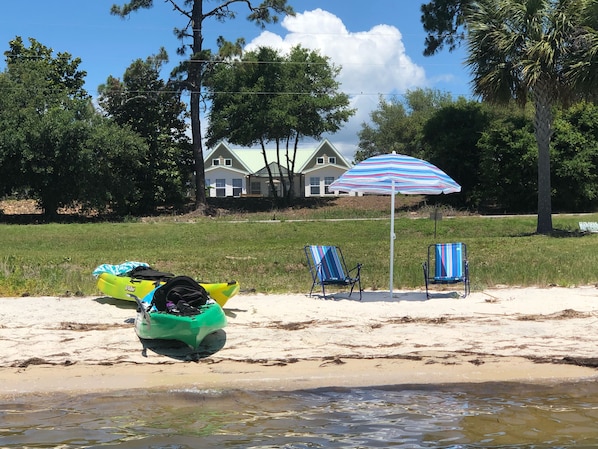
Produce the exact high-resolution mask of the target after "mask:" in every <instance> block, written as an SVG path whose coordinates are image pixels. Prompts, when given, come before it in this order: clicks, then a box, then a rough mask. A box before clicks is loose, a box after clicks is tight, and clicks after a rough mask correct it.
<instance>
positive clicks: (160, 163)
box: [98, 49, 193, 213]
mask: <svg viewBox="0 0 598 449" xmlns="http://www.w3.org/2000/svg"><path fill="white" fill-rule="evenodd" d="M167 61H168V55H167V54H166V51H165V50H164V49H161V51H160V53H159V54H157V55H155V56H151V57H148V58H146V60H145V61H144V60H141V59H137V60H135V61H133V63H132V64H131V65H130V66H129V67H128V68H127V69H126V70H125V73H124V75H123V81H120V80H119V79H117V78H114V77H112V76H110V77H109V78H108V80H107V81H106V84H103V85H101V86H100V87H99V92H100V96H99V98H98V103H99V105H100V106H101V108H102V109H103V110H104V111H105V112H106V114H107V115H108V117H110V118H112V119H113V120H114V121H115V122H116V123H118V124H119V125H121V126H127V127H130V128H131V129H132V130H133V131H135V132H136V133H138V134H139V135H140V136H142V137H143V138H144V139H145V141H146V142H147V146H148V152H147V154H145V153H144V154H145V158H144V159H143V160H142V161H143V168H142V171H141V172H140V173H138V176H139V187H140V188H141V190H142V198H141V200H140V203H139V209H140V212H142V213H152V212H154V211H155V210H156V208H157V207H158V206H160V205H175V206H177V205H178V206H180V205H182V203H183V196H184V193H185V188H186V183H187V181H188V180H190V179H191V170H192V159H193V155H192V153H191V147H190V145H189V139H188V137H187V136H186V134H185V130H186V128H187V127H186V123H185V113H186V106H185V104H184V103H183V102H181V101H180V92H178V91H177V90H176V86H173V83H170V82H165V81H164V80H162V79H160V69H161V67H162V65H163V64H164V63H165V62H167Z"/></svg>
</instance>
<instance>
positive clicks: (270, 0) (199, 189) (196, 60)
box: [111, 0, 294, 209]
mask: <svg viewBox="0 0 598 449" xmlns="http://www.w3.org/2000/svg"><path fill="white" fill-rule="evenodd" d="M167 1H168V2H169V3H171V4H172V6H173V9H174V11H176V12H177V13H179V14H181V15H182V16H183V20H184V22H185V26H184V27H183V28H175V30H174V31H175V34H176V36H177V37H178V39H180V41H181V46H180V48H179V51H178V52H179V54H180V55H184V54H185V53H186V52H187V51H190V53H191V56H190V58H189V59H188V60H187V61H183V62H182V63H181V64H180V66H179V67H178V68H177V69H175V71H174V73H175V74H176V75H177V76H178V78H179V80H180V88H181V89H183V90H186V91H188V92H190V95H191V99H190V110H191V111H190V112H191V139H192V143H191V146H192V151H193V159H194V172H195V206H196V208H197V209H201V208H205V205H206V191H205V187H206V186H205V173H204V157H203V146H202V131H201V114H200V106H201V104H200V103H201V101H202V91H203V87H204V77H205V75H206V72H207V71H208V70H209V69H210V68H211V62H212V61H211V52H210V51H209V50H206V49H204V47H203V42H204V36H203V29H204V22H205V21H206V20H208V19H215V20H217V21H220V22H223V21H225V20H229V19H234V18H235V17H236V16H237V10H236V9H235V8H234V7H235V6H236V5H239V6H241V7H242V6H245V7H247V9H248V11H249V15H248V16H247V19H248V20H249V21H251V22H254V23H256V24H258V25H259V26H261V27H264V26H265V25H266V24H268V23H276V22H277V21H278V14H294V12H293V9H292V8H291V7H290V6H288V5H287V0H263V1H262V2H261V3H259V4H258V3H257V2H253V1H251V0H219V1H217V2H215V3H216V5H215V6H213V5H212V3H210V2H207V1H204V0H180V1H179V0H167ZM153 5H154V2H153V0H131V1H129V2H128V3H125V4H124V5H123V6H118V5H113V6H112V8H111V12H112V14H115V15H118V16H120V17H123V18H124V17H127V16H129V15H130V14H131V13H132V12H134V11H137V10H139V9H144V8H151V7H153ZM208 5H209V6H208ZM204 7H205V8H204ZM189 40H190V42H191V43H190V44H187V42H188V41H189Z"/></svg>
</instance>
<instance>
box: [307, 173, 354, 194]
mask: <svg viewBox="0 0 598 449" xmlns="http://www.w3.org/2000/svg"><path fill="white" fill-rule="evenodd" d="M345 171H346V170H345V169H342V168H340V167H334V166H325V167H322V168H319V169H312V170H309V171H307V172H306V173H305V186H304V195H305V196H306V197H310V196H338V195H343V196H352V195H353V194H350V193H345V192H339V191H327V188H326V187H327V185H329V184H331V183H332V182H333V181H336V180H337V179H338V178H339V177H340V176H341V175H342V174H343V173H345ZM312 178H317V184H312V180H313V179H312Z"/></svg>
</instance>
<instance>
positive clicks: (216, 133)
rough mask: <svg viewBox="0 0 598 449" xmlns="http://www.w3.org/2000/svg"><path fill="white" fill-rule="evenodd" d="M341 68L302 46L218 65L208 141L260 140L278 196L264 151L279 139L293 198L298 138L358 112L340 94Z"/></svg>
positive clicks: (262, 50) (212, 88) (336, 125)
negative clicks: (338, 78)
mask: <svg viewBox="0 0 598 449" xmlns="http://www.w3.org/2000/svg"><path fill="white" fill-rule="evenodd" d="M339 71H340V68H338V67H336V66H334V65H333V64H331V63H330V60H329V58H327V57H324V56H321V55H320V54H319V53H318V52H317V51H309V50H306V49H304V48H302V47H300V46H296V47H294V48H292V49H291V51H290V53H289V54H288V55H283V54H280V53H279V52H277V51H276V50H274V49H271V48H266V47H262V48H259V49H258V50H256V51H253V52H248V53H246V54H245V55H244V56H243V58H242V59H240V60H236V59H233V60H231V61H228V62H227V63H221V64H219V65H218V66H217V67H216V68H215V69H214V72H213V73H212V74H211V76H210V78H209V96H208V98H209V100H210V102H211V104H212V107H211V109H210V125H209V127H208V132H207V138H208V145H210V146H213V145H215V144H216V143H217V142H218V141H219V140H222V139H226V140H228V141H229V142H231V143H234V144H237V145H242V146H252V145H255V144H259V145H260V146H261V147H262V150H263V151H262V153H263V156H264V165H265V166H266V167H267V168H268V171H269V176H270V181H271V182H270V185H271V186H272V187H273V191H272V194H273V196H276V195H277V193H276V190H275V189H274V182H273V172H272V170H271V168H270V164H271V163H272V162H274V161H268V160H267V158H266V152H265V147H266V144H268V143H270V142H274V143H275V144H276V149H277V155H278V156H277V160H276V161H275V162H276V164H277V166H278V170H277V172H278V173H280V174H281V175H280V176H281V179H280V181H281V184H282V185H283V186H284V193H285V195H286V196H287V198H289V199H290V197H291V195H292V192H293V186H292V182H293V179H294V165H295V155H296V149H297V147H298V144H299V142H300V141H301V140H302V139H303V138H305V137H312V138H314V139H319V138H320V137H321V136H322V134H323V133H325V132H329V133H333V132H336V131H338V129H339V128H340V126H341V124H342V123H343V122H346V121H347V120H348V119H349V117H350V116H351V115H352V114H353V113H354V111H353V110H352V109H349V107H348V105H349V98H348V96H347V95H346V94H343V93H340V92H338V88H339V83H338V81H336V79H335V78H336V76H337V75H338V73H339ZM281 146H284V150H283V149H282V148H281ZM283 151H284V153H283ZM286 169H288V171H287V175H288V176H287V179H286V180H285V179H283V173H285V171H286Z"/></svg>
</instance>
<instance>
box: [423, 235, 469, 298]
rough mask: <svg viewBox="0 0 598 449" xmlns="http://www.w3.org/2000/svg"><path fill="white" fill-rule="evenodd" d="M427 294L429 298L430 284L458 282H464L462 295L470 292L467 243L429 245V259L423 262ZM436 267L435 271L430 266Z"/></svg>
mask: <svg viewBox="0 0 598 449" xmlns="http://www.w3.org/2000/svg"><path fill="white" fill-rule="evenodd" d="M422 266H423V270H424V278H425V283H426V296H427V297H428V298H429V297H430V293H429V290H428V285H429V284H456V283H459V282H463V284H464V291H463V295H462V297H463V298H464V297H466V296H467V295H468V294H469V292H470V285H469V262H468V260H467V246H466V245H465V243H435V244H432V245H430V246H428V260H427V262H424V263H423V265H422ZM431 267H434V273H430V271H429V270H430V268H431Z"/></svg>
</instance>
